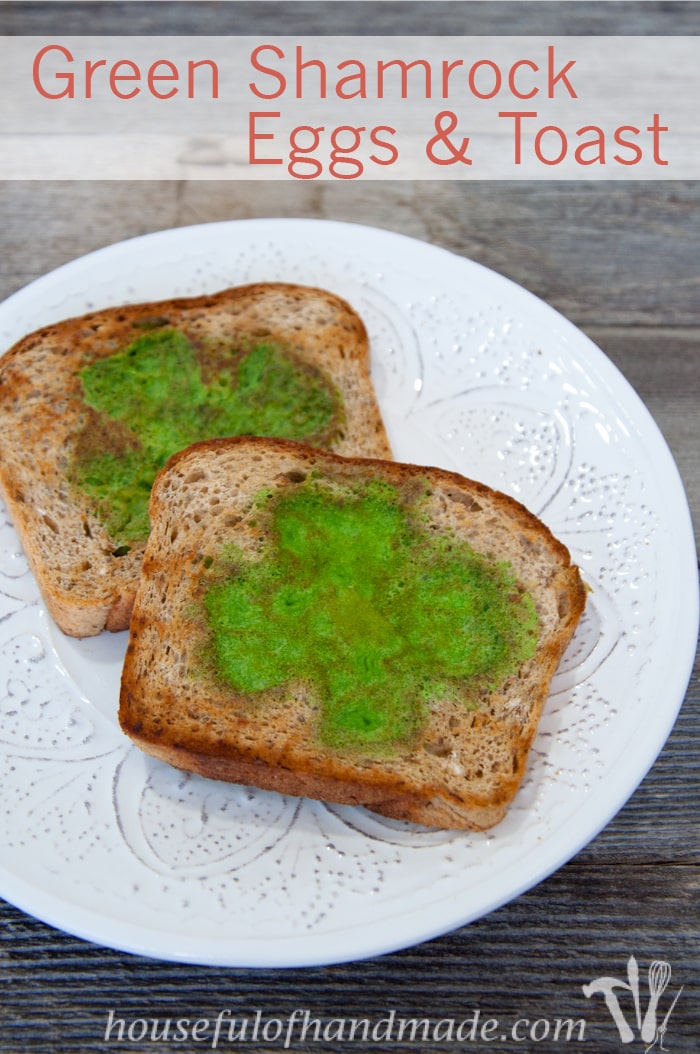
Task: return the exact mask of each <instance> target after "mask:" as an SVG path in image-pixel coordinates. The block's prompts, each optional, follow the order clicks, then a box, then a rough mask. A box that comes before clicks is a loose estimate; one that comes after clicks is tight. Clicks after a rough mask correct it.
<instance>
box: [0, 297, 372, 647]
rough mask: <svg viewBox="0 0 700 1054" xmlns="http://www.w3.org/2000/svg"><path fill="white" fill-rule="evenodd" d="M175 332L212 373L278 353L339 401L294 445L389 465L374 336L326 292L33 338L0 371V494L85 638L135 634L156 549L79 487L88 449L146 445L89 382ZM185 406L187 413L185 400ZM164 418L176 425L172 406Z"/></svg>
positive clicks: (94, 315)
mask: <svg viewBox="0 0 700 1054" xmlns="http://www.w3.org/2000/svg"><path fill="white" fill-rule="evenodd" d="M171 330H174V331H176V332H177V333H178V334H181V335H182V336H183V337H184V339H185V340H186V342H187V344H188V345H191V346H192V347H194V348H195V349H196V351H197V354H198V355H199V358H200V360H201V361H202V362H203V364H204V365H203V372H204V373H206V366H207V356H212V357H214V358H216V359H217V362H218V361H219V360H220V359H221V349H222V348H224V349H228V348H234V349H237V348H241V349H243V348H250V347H253V346H255V345H256V344H258V343H262V344H265V345H268V344H269V345H272V346H275V347H279V348H280V349H282V350H283V352H284V354H285V356H287V357H288V358H289V359H290V361H293V362H294V363H295V364H297V365H298V367H299V370H301V371H302V373H304V372H305V373H306V374H307V375H308V376H313V377H315V378H318V377H320V378H322V380H323V383H324V384H326V383H327V385H328V386H329V388H331V389H332V390H333V392H334V393H335V395H334V397H335V396H336V395H337V399H338V406H339V410H338V413H337V414H336V415H335V417H334V419H333V427H332V428H331V427H329V428H328V429H327V430H326V431H325V432H324V433H323V434H318V435H312V436H311V437H310V438H309V437H308V436H306V435H304V436H296V435H293V436H291V437H292V438H295V439H303V441H304V442H310V441H312V440H313V441H314V442H316V443H317V445H320V446H328V447H330V448H332V449H334V450H336V451H338V452H339V453H341V454H357V455H361V456H367V457H375V456H376V457H391V453H390V450H389V445H388V441H387V437H386V433H385V430H384V426H383V423H382V419H381V415H380V411H379V408H378V404H377V400H376V395H375V392H374V388H373V385H372V382H371V379H370V374H369V348H368V341H367V334H366V332H365V328H364V325H363V323H362V321H361V319H360V318H359V316H358V315H357V314H356V312H355V311H354V310H353V309H352V308H351V307H350V306H349V305H348V304H347V303H345V301H343V300H342V299H340V298H339V297H337V296H335V295H333V294H331V293H328V292H326V291H324V290H320V289H314V288H311V287H304V286H296V285H291V284H285V283H260V284H255V285H248V286H241V287H237V288H232V289H227V290H224V291H222V292H219V293H217V294H212V295H208V296H199V297H193V298H180V299H173V300H166V301H160V302H156V303H144V304H136V305H129V306H124V307H118V308H109V309H105V310H102V311H95V312H91V313H89V314H86V315H83V316H81V317H78V318H73V319H68V320H66V321H63V322H59V323H56V324H55V325H50V326H46V327H44V328H43V329H41V330H38V331H37V332H35V333H32V334H30V335H28V336H27V337H25V338H24V339H23V340H21V341H19V342H18V343H17V344H16V345H15V346H14V347H13V348H11V349H10V350H9V351H8V352H7V353H6V354H5V355H4V356H3V357H2V359H1V360H0V442H1V444H2V456H1V458H0V496H1V497H2V498H3V500H4V501H5V503H6V505H7V507H8V511H9V513H10V516H11V518H12V520H13V523H14V525H15V527H16V529H17V531H18V533H19V536H20V540H21V543H22V546H23V548H24V550H25V553H26V555H27V557H28V560H29V563H30V566H31V568H32V571H33V573H34V575H35V577H36V579H37V582H38V585H39V588H40V590H41V592H42V595H43V597H44V600H45V602H46V604H47V607H48V609H49V612H50V614H51V615H52V617H53V618H54V620H55V621H56V622H57V623H58V625H59V626H60V628H61V629H62V630H63V631H64V632H65V633H68V634H70V635H73V636H79V637H80V636H89V635H92V634H95V633H99V632H100V631H101V630H103V629H105V628H106V629H109V630H121V629H126V628H127V627H128V623H129V615H130V612H131V607H132V604H133V597H134V593H135V589H136V584H137V581H138V576H139V573H140V569H141V560H142V557H143V549H144V545H145V536H144V537H142V538H132V537H129V538H128V539H127V542H126V544H125V543H124V539H122V538H120V537H116V536H115V531H114V528H113V527H111V526H110V523H109V519H108V518H106V517H105V515H104V514H103V510H102V509H101V508H100V507H98V506H96V503H95V501H94V500H91V499H90V498H89V496H88V495H86V493H85V492H84V491H83V490H81V487H80V486H77V485H76V482H75V471H74V467H73V466H74V462H75V458H76V446H77V445H79V444H82V445H83V447H86V446H89V445H90V444H91V445H92V448H93V452H94V451H97V452H98V453H99V450H100V448H101V446H105V447H109V446H110V445H111V446H112V447H113V446H115V444H116V442H117V440H119V442H121V444H122V447H123V448H124V449H125V450H129V449H131V448H132V447H135V446H137V445H138V444H137V441H136V440H134V438H133V436H132V435H131V434H130V432H129V429H128V427H127V425H125V423H124V421H123V420H117V421H115V420H113V419H111V418H109V416H107V417H105V415H104V414H103V413H97V412H96V411H95V410H94V409H93V408H92V407H91V406H86V401H85V391H84V380H83V376H84V374H83V373H82V372H81V371H83V370H84V368H85V366H86V365H90V364H94V363H99V362H102V361H103V360H108V359H110V358H111V357H113V356H115V355H119V354H120V353H121V352H123V350H124V349H125V348H128V347H129V346H131V345H132V343H133V342H134V341H135V340H138V339H139V338H142V337H143V335H144V334H149V335H151V336H152V335H153V334H156V335H157V334H159V333H164V332H166V331H171ZM217 357H218V358H217ZM174 372H176V371H174ZM173 380H178V378H177V377H176V376H174V377H173ZM173 400H174V401H173V408H174V410H176V409H177V395H175V396H173ZM162 416H163V418H164V420H165V419H167V417H168V408H167V403H164V411H163V415H162ZM209 434H211V433H204V434H201V435H195V436H194V438H195V439H198V438H208V436H209ZM213 434H221V433H216V432H215V433H213ZM225 434H229V433H225ZM115 437H116V438H115ZM183 445H185V444H183ZM172 452H173V451H169V453H172Z"/></svg>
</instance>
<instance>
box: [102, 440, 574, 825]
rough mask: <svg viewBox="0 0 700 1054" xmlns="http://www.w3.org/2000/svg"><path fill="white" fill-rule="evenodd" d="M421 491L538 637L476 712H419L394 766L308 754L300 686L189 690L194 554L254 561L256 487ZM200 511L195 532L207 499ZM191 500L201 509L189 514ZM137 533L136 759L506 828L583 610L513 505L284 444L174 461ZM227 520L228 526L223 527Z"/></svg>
mask: <svg viewBox="0 0 700 1054" xmlns="http://www.w3.org/2000/svg"><path fill="white" fill-rule="evenodd" d="M312 471H314V472H320V473H326V474H331V475H332V476H333V478H334V479H339V480H341V481H342V480H349V479H352V478H358V477H360V478H365V479H367V478H372V479H382V480H386V481H388V482H390V483H392V484H394V485H396V486H398V487H408V488H410V487H411V486H413V485H414V484H415V482H416V480H417V479H420V480H427V481H428V483H429V487H430V494H431V497H430V516H431V523H432V524H435V525H436V526H437V527H438V528H441V529H448V528H449V529H450V530H451V531H453V532H454V533H455V534H456V535H457V536H458V537H459V538H462V539H464V540H466V541H468V542H469V543H470V544H471V545H472V546H473V547H474V548H476V549H477V551H484V546H487V548H488V550H489V551H490V552H492V553H493V555H494V556H495V557H496V558H497V559H502V558H508V559H510V561H511V564H512V566H513V567H514V570H515V573H516V577H517V578H518V580H519V582H520V583H521V584H522V586H523V588H524V589H526V590H527V591H528V592H530V593H531V595H532V596H533V599H534V601H535V604H536V607H537V608H538V618H539V620H540V639H539V643H538V647H537V651H536V654H535V656H534V658H533V659H530V660H527V662H526V663H524V664H523V666H522V668H521V669H520V670H519V671H518V673H517V675H516V676H514V677H512V678H510V683H509V684H508V685H503V686H501V688H499V689H498V690H497V691H494V692H493V693H491V695H490V696H489V697H488V699H486V700H485V701H483V702H482V704H480V706H479V708H478V709H477V710H476V711H470V710H468V709H467V707H466V706H464V705H463V703H462V702H461V701H459V700H458V701H456V702H452V703H446V702H440V703H437V702H434V703H433V704H431V710H430V715H429V720H428V725H427V727H426V730H425V732H424V734H423V735H422V738H421V739H420V741H418V742H416V743H413V744H411V745H409V746H406V747H405V748H402V752H400V753H399V755H398V756H390V757H365V756H360V755H358V754H357V753H353V752H352V751H343V750H335V749H330V748H321V747H319V746H318V745H317V744H316V743H315V741H314V721H315V709H314V704H313V699H312V695H311V694H310V693H309V691H308V686H304V685H301V686H299V685H291V686H289V688H288V689H285V690H284V691H283V695H282V698H280V697H279V696H276V697H274V698H273V697H272V696H265V697H263V699H262V701H260V702H259V703H258V704H257V705H256V706H255V707H253V709H246V705H242V706H241V705H240V699H238V700H237V699H235V698H234V697H232V694H231V692H230V691H229V690H228V689H227V688H226V687H225V686H223V685H221V684H220V683H217V682H216V681H215V680H212V679H210V680H207V679H206V678H205V679H204V681H202V680H201V679H198V678H196V677H195V678H192V677H191V676H190V674H191V672H192V663H193V661H194V653H195V651H196V631H195V628H194V626H193V624H192V622H191V620H190V621H188V618H190V619H191V617H190V616H187V617H185V616H184V615H183V613H184V612H191V611H192V610H193V607H194V600H195V598H196V596H197V592H198V589H199V588H200V580H201V566H202V562H201V561H202V554H203V553H212V552H214V551H216V548H217V547H218V546H220V545H222V544H225V542H226V539H230V538H232V537H235V539H236V542H237V544H239V545H242V546H243V547H244V549H245V547H246V546H250V547H251V552H252V551H254V548H255V545H256V544H257V542H258V541H259V539H256V537H255V532H256V529H255V528H254V527H252V526H251V524H250V522H249V521H247V520H246V516H247V512H246V510H247V509H248V510H249V508H250V503H251V497H252V495H254V494H255V493H257V492H259V490H260V489H261V488H262V487H270V486H274V487H285V486H293V485H294V484H293V483H290V482H289V480H290V479H294V478H295V477H297V478H298V477H303V476H306V475H307V474H308V473H309V472H312ZM212 498H213V499H214V500H215V504H214V505H213V506H209V508H210V509H212V510H219V511H214V512H213V513H212V515H210V516H209V517H208V518H206V521H205V522H206V526H205V527H199V526H195V521H196V520H197V519H199V521H200V524H201V523H202V521H203V520H204V519H205V518H204V517H203V516H202V515H200V513H203V511H204V510H205V508H206V507H207V504H206V503H207V501H209V500H211V499H212ZM203 502H204V504H203ZM151 518H152V524H153V527H152V535H151V539H150V541H149V546H148V549H147V552H146V556H145V559H144V568H143V578H142V582H141V586H140V588H139V593H138V596H137V601H136V605H135V607H134V612H133V616H132V621H131V629H130V639H129V646H128V649H127V655H126V661H125V665H124V671H123V676H122V684H121V695H120V711H119V718H120V722H121V726H122V728H123V730H124V731H125V732H126V734H127V735H129V736H130V737H131V738H132V739H133V741H134V742H135V743H136V744H137V745H138V746H139V747H140V748H141V749H142V750H144V751H145V752H147V753H149V754H151V755H153V756H154V757H156V758H159V759H160V760H162V761H166V762H168V763H169V764H172V765H175V766H176V767H178V768H182V769H185V770H187V771H191V772H196V773H198V774H200V775H202V776H205V777H209V778H213V779H219V780H225V781H228V782H234V783H244V784H247V783H250V784H253V785H255V786H258V787H262V788H264V789H267V790H274V791H279V792H281V793H284V794H296V795H302V796H308V797H312V798H319V799H322V800H327V801H333V802H341V803H346V804H361V805H366V806H367V807H368V808H370V809H372V810H374V811H376V812H378V813H381V814H383V815H386V816H390V817H394V818H396V819H401V820H410V821H413V822H416V823H421V824H427V825H429V826H438V827H445V828H470V829H475V830H484V829H486V828H488V827H491V826H492V825H493V824H495V823H497V822H499V820H501V819H502V818H503V816H504V815H505V812H506V810H507V807H508V805H509V803H510V802H511V801H512V799H513V797H514V795H515V793H516V791H517V789H518V787H519V785H520V783H521V781H522V778H523V774H524V771H525V766H526V761H527V756H528V753H529V750H530V747H531V744H532V740H533V738H534V735H535V732H536V729H537V724H538V722H539V719H540V716H541V713H542V709H543V707H544V704H545V701H546V698H547V694H548V690H549V684H550V681H551V678H552V676H553V675H554V672H555V670H556V668H557V666H558V664H559V661H560V659H561V656H562V654H563V652H564V650H565V648H566V647H567V645H568V643H569V641H570V639H571V637H572V635H573V633H574V630H575V628H576V625H577V623H578V621H579V619H580V617H581V614H582V612H583V609H584V605H585V590H584V586H583V583H582V581H581V577H580V574H579V571H578V568H577V567H576V566H575V565H573V564H572V563H571V559H570V555H569V552H568V550H567V549H566V547H565V546H564V545H563V544H562V543H561V542H560V541H558V540H557V539H556V538H554V536H553V535H552V534H551V532H550V531H549V530H548V528H547V527H546V526H545V525H544V524H542V523H541V522H540V521H539V520H538V519H537V518H536V517H535V516H533V515H532V514H531V513H530V512H529V511H528V510H527V509H526V508H525V507H524V506H523V505H521V504H520V503H519V502H517V501H515V500H514V499H512V498H510V497H509V496H507V495H505V494H501V493H499V492H496V491H492V490H490V489H489V488H488V487H486V486H485V485H484V484H481V483H478V482H475V481H472V480H468V479H466V478H465V477H463V476H460V475H459V474H457V473H454V472H450V471H447V470H444V469H440V468H424V467H418V466H414V465H405V464H400V463H397V462H390V461H385V460H377V459H372V460H370V459H363V458H343V457H338V456H335V455H333V454H329V453H324V452H320V451H313V450H311V449H309V448H305V447H302V446H300V445H299V444H295V443H290V442H287V441H283V440H274V441H271V440H263V439H255V438H252V437H250V438H247V439H229V440H212V441H207V442H203V443H198V444H195V445H194V446H192V447H190V448H188V450H186V451H183V452H180V453H178V454H176V455H175V456H174V457H173V458H171V459H170V461H169V462H168V464H167V465H166V466H165V468H164V469H163V470H162V472H161V473H160V474H159V476H158V477H157V479H156V482H155V484H154V487H153V491H152V495H151ZM234 521H235V524H234Z"/></svg>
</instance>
